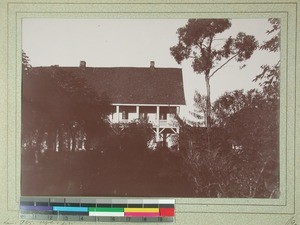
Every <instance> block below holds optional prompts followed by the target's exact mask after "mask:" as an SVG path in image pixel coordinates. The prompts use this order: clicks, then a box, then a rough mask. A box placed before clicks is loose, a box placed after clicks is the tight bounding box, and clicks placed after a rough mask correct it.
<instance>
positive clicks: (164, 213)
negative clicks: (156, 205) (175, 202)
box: [159, 208, 175, 217]
mask: <svg viewBox="0 0 300 225" xmlns="http://www.w3.org/2000/svg"><path fill="white" fill-rule="evenodd" d="M159 214H160V216H161V217H173V216H174V215H175V209H174V208H160V209H159Z"/></svg>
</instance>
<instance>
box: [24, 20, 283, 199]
mask: <svg viewBox="0 0 300 225" xmlns="http://www.w3.org/2000/svg"><path fill="white" fill-rule="evenodd" d="M279 90H280V19H277V18H260V19H234V18H233V19H227V18H224V19H222V18H221V19H220V18H205V19H203V18H186V19H56V18H47V19H46V18H45V19H44V18H34V19H33V18H24V19H22V98H21V105H22V107H21V126H22V127H21V148H22V149H21V195H22V196H82V197H126V198H128V197H174V198H266V199H267V198H272V199H278V198H279V197H280V191H281V189H280V177H279V174H280V171H279V168H280V163H279V162H280V159H279V155H280V152H279V131H280V129H279V128H280V127H279V122H280V107H279V106H280V92H279Z"/></svg>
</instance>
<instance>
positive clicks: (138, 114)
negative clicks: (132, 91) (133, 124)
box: [136, 105, 140, 119]
mask: <svg viewBox="0 0 300 225" xmlns="http://www.w3.org/2000/svg"><path fill="white" fill-rule="evenodd" d="M136 114H137V116H136V118H137V119H139V118H140V107H139V106H138V105H137V106H136Z"/></svg>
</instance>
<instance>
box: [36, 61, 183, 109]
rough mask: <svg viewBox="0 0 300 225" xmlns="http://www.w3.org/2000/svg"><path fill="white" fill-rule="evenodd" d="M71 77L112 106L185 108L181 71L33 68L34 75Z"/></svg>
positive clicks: (131, 68) (166, 69)
mask: <svg viewBox="0 0 300 225" xmlns="http://www.w3.org/2000/svg"><path fill="white" fill-rule="evenodd" d="M54 70H55V73H56V74H60V73H62V74H72V75H79V76H83V77H85V78H86V80H87V82H88V84H90V85H91V87H93V88H95V90H96V91H97V92H98V93H99V94H101V93H103V92H105V93H106V94H107V95H108V96H109V98H110V100H111V102H112V103H120V104H170V105H185V98H184V90H183V81H182V70H181V69H177V68H154V69H150V68H149V67H148V68H138V67H111V68H108V67H102V68H98V67H96V68H93V67H86V68H84V69H82V68H79V67H53V66H52V67H35V68H33V69H32V72H33V74H41V75H42V74H51V73H52V72H53V71H54Z"/></svg>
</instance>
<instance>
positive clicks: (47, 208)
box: [20, 205, 53, 211]
mask: <svg viewBox="0 0 300 225" xmlns="http://www.w3.org/2000/svg"><path fill="white" fill-rule="evenodd" d="M20 210H30V211H35V210H36V211H52V210H53V207H52V206H28V205H21V206H20Z"/></svg>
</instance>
